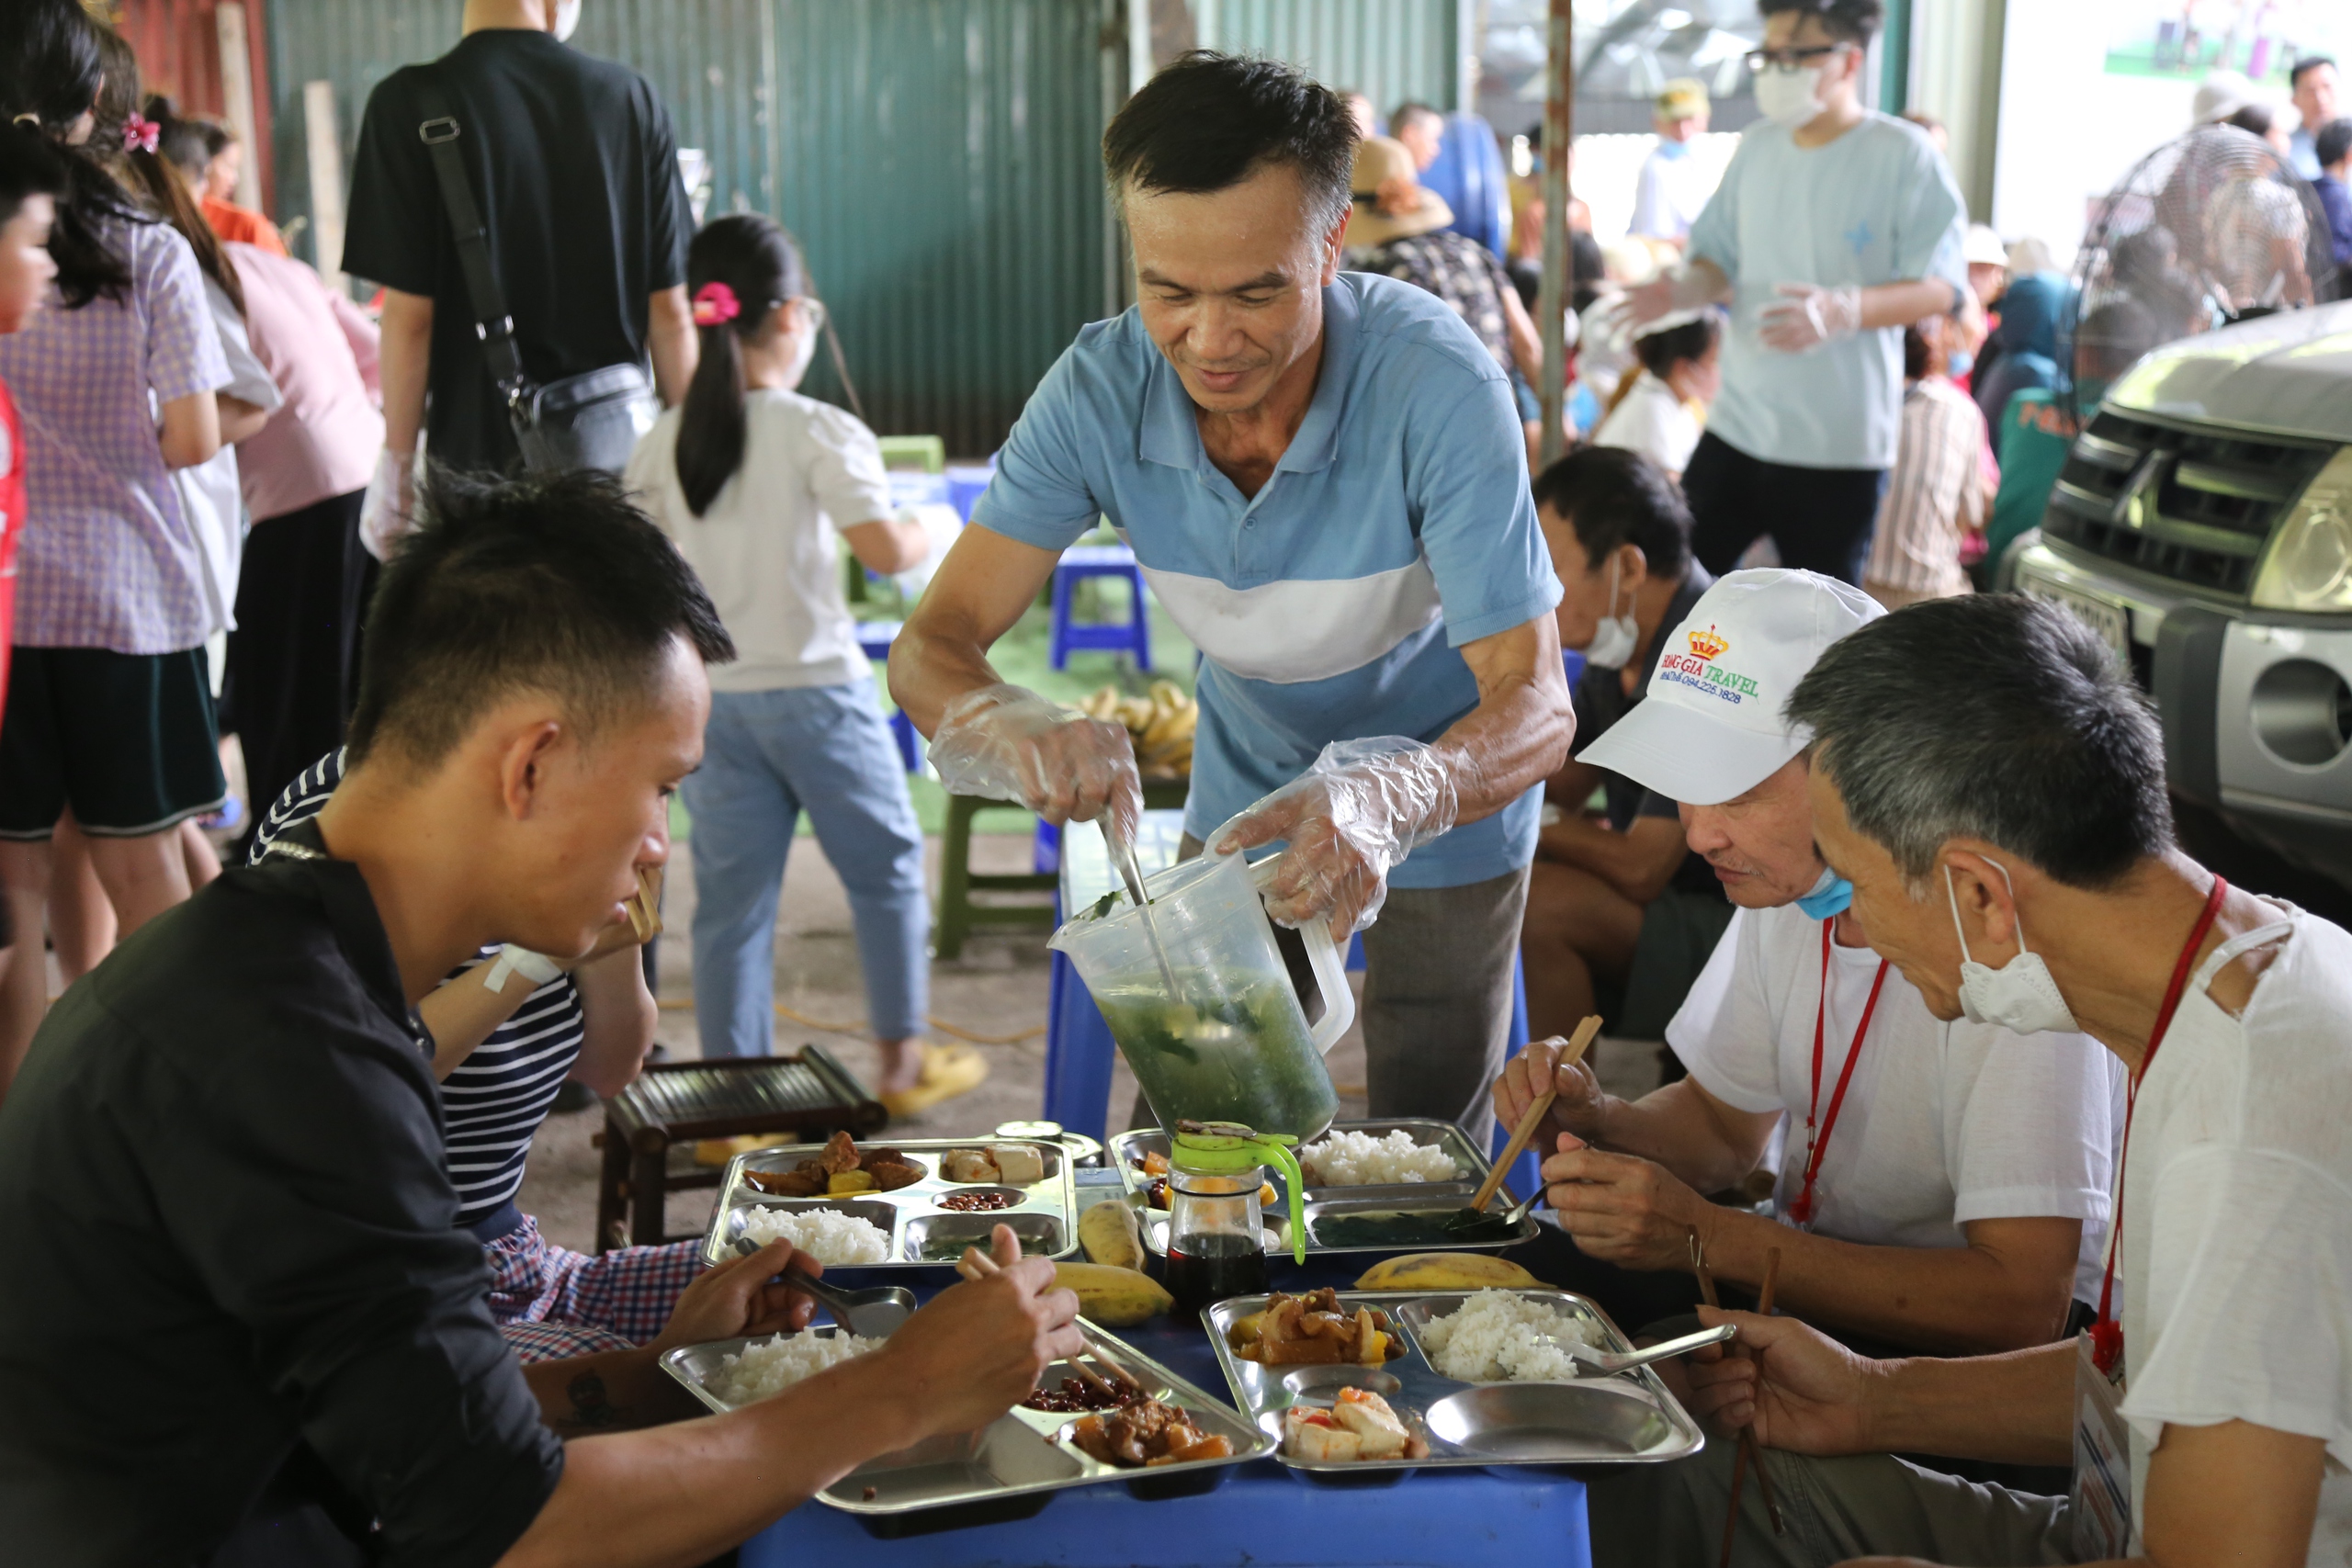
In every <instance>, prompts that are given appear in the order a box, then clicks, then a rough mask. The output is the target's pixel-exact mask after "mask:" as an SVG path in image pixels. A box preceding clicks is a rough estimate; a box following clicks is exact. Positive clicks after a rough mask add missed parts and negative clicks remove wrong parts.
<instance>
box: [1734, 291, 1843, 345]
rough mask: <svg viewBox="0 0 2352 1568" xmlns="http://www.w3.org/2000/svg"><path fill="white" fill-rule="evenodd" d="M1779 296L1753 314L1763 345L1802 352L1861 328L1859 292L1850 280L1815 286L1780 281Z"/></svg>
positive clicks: (1831, 341)
mask: <svg viewBox="0 0 2352 1568" xmlns="http://www.w3.org/2000/svg"><path fill="white" fill-rule="evenodd" d="M1775 292H1776V293H1778V294H1779V295H1780V296H1781V298H1780V299H1779V300H1778V301H1777V302H1776V303H1773V304H1770V305H1767V306H1765V307H1764V309H1763V310H1760V311H1758V313H1757V318H1756V324H1757V336H1758V338H1760V339H1761V340H1762V341H1763V344H1764V346H1765V347H1767V348H1777V349H1779V350H1780V351H1781V353H1783V354H1802V353H1804V351H1805V350H1806V349H1808V348H1818V347H1820V346H1821V345H1822V344H1825V343H1834V342H1836V341H1837V340H1838V339H1839V338H1841V337H1852V336H1853V335H1854V334H1855V333H1858V332H1860V331H1861V330H1862V291H1861V289H1860V288H1859V287H1858V286H1856V285H1854V284H1851V283H1841V284H1839V285H1838V287H1837V288H1815V287H1814V286H1813V285H1811V284H1810V283H1783V284H1781V286H1780V287H1779V288H1778V289H1776V290H1775Z"/></svg>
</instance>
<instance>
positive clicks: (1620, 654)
mask: <svg viewBox="0 0 2352 1568" xmlns="http://www.w3.org/2000/svg"><path fill="white" fill-rule="evenodd" d="M1641 640H1642V628H1641V627H1640V626H1637V625H1636V624H1635V623H1634V616H1633V614H1632V609H1631V607H1630V606H1628V608H1627V612H1626V614H1624V615H1619V614H1618V613H1617V557H1616V556H1614V555H1611V557H1610V558H1609V614H1607V615H1603V616H1601V617H1600V626H1598V627H1597V628H1595V629H1594V631H1593V634H1592V640H1591V641H1590V642H1589V643H1587V644H1585V647H1584V661H1585V662H1586V663H1587V664H1590V665H1595V666H1597V667H1599V668H1600V669H1602V670H1623V668H1625V660H1628V659H1631V658H1633V657H1634V649H1635V648H1637V647H1638V646H1640V644H1641Z"/></svg>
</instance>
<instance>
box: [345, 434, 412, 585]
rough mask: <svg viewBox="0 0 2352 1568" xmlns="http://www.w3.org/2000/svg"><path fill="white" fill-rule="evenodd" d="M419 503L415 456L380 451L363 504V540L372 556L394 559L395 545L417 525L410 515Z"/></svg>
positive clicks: (361, 540)
mask: <svg viewBox="0 0 2352 1568" xmlns="http://www.w3.org/2000/svg"><path fill="white" fill-rule="evenodd" d="M415 505H416V464H415V459H413V458H412V457H402V456H401V455H400V454H399V453H397V452H392V451H383V452H379V453H377V454H376V471H375V473H374V474H373V475H371V476H369V478H368V499H367V500H365V501H363V502H360V503H359V542H360V543H361V544H362V545H364V546H366V547H367V549H368V554H369V555H371V556H374V557H375V558H377V559H378V560H390V559H391V558H392V549H393V547H395V546H396V545H398V544H399V543H400V542H401V540H402V539H404V538H406V537H407V536H408V532H409V530H410V529H411V528H413V527H414V526H415V524H414V523H413V521H411V519H410V516H409V513H410V512H411V511H412V510H413V508H414V507H415Z"/></svg>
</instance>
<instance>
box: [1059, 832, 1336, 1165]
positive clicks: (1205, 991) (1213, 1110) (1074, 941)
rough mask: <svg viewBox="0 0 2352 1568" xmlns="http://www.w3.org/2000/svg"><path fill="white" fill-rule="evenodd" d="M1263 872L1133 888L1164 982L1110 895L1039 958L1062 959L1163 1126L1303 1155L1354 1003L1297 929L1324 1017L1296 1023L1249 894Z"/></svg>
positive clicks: (1218, 859)
mask: <svg viewBox="0 0 2352 1568" xmlns="http://www.w3.org/2000/svg"><path fill="white" fill-rule="evenodd" d="M1276 858H1278V857H1276ZM1276 858H1269V859H1267V860H1263V861H1261V862H1259V863H1257V864H1256V865H1254V866H1252V865H1250V864H1248V863H1245V862H1244V861H1243V860H1242V857H1241V856H1239V855H1202V856H1200V857H1198V858H1197V859H1194V860H1189V861H1185V862H1183V863H1182V864H1179V865H1174V866H1170V868H1169V869H1168V870H1166V871H1163V872H1160V873H1159V874H1157V875H1155V876H1153V877H1151V878H1150V879H1149V880H1148V882H1147V883H1146V884H1145V886H1144V892H1145V897H1147V898H1148V900H1149V901H1150V906H1151V917H1152V924H1153V925H1155V926H1156V927H1157V928H1158V930H1159V942H1160V947H1161V949H1162V950H1163V951H1164V952H1165V953H1166V954H1167V958H1168V967H1167V969H1166V970H1165V971H1163V970H1162V969H1161V968H1160V964H1159V959H1158V958H1157V957H1156V956H1155V955H1154V953H1153V952H1152V944H1151V938H1150V932H1149V931H1148V930H1147V929H1146V925H1145V921H1144V919H1143V910H1142V909H1140V908H1137V907H1136V905H1135V903H1134V902H1133V901H1132V899H1130V898H1129V897H1127V896H1125V895H1124V894H1120V893H1113V894H1110V895H1108V896H1106V897H1103V899H1101V900H1100V901H1099V902H1097V903H1094V904H1091V905H1089V906H1088V907H1087V908H1084V909H1082V910H1080V911H1079V913H1078V914H1077V915H1076V916H1075V917H1074V918H1073V919H1070V920H1069V922H1068V923H1067V924H1065V925H1064V926H1063V927H1062V929H1061V930H1059V931H1056V932H1055V933H1054V936H1053V941H1052V942H1050V943H1049V944H1048V945H1050V946H1051V947H1053V948H1054V949H1055V950H1057V952H1060V953H1068V954H1069V961H1070V963H1071V964H1074V965H1075V966H1076V967H1077V969H1078V974H1079V978H1080V979H1081V980H1083V981H1085V982H1086V988H1087V989H1088V990H1089V991H1090V992H1091V993H1092V994H1093V997H1094V1002H1095V1005H1096V1006H1097V1007H1099V1008H1101V1009H1102V1010H1103V1022H1104V1023H1106V1024H1108V1025H1109V1026H1110V1030H1111V1038H1112V1039H1113V1040H1114V1041H1116V1042H1117V1043H1118V1046H1119V1053H1120V1055H1124V1056H1125V1057H1126V1059H1127V1066H1129V1067H1131V1068H1133V1069H1134V1071H1135V1075H1136V1083H1138V1084H1139V1085H1141V1086H1142V1088H1143V1091H1144V1093H1145V1094H1146V1095H1147V1096H1148V1097H1149V1099H1150V1100H1151V1105H1152V1109H1153V1110H1154V1111H1157V1112H1158V1113H1159V1119H1160V1122H1161V1124H1162V1125H1163V1126H1170V1127H1172V1126H1174V1125H1175V1124H1176V1122H1178V1121H1180V1120H1183V1121H1193V1122H1239V1123H1241V1124H1242V1125H1243V1126H1246V1127H1254V1128H1256V1129H1257V1130H1258V1131H1259V1132H1260V1133H1286V1134H1290V1135H1292V1136H1293V1137H1295V1138H1297V1139H1299V1140H1300V1141H1302V1142H1305V1141H1306V1140H1308V1139H1312V1138H1314V1137H1316V1136H1317V1135H1318V1134H1321V1133H1322V1132H1323V1130H1324V1129H1325V1128H1327V1127H1329V1125H1330V1124H1331V1118H1332V1117H1333V1116H1335V1115H1337V1114H1338V1113H1339V1109H1340V1101H1339V1096H1338V1095H1337V1094H1336V1093H1334V1092H1333V1090H1332V1089H1331V1075H1330V1073H1329V1071H1327V1070H1326V1069H1325V1067H1324V1066H1323V1054H1324V1053H1325V1052H1326V1051H1329V1049H1330V1048H1331V1047H1332V1045H1333V1044H1335V1043H1337V1042H1338V1040H1339V1038H1340V1035H1342V1034H1344V1033H1346V1032H1347V1028H1348V1025H1349V1024H1350V1023H1351V1022H1353V1021H1354V1020H1355V1010H1356V1007H1355V997H1354V994H1353V993H1352V992H1351V991H1350V990H1349V989H1348V981H1347V974H1346V965H1345V964H1344V962H1343V961H1342V959H1341V957H1340V952H1339V949H1338V948H1337V947H1336V946H1335V945H1334V944H1333V942H1332V941H1331V936H1330V932H1329V931H1327V930H1326V929H1325V927H1324V925H1323V922H1321V921H1320V920H1317V921H1313V922H1310V923H1309V924H1308V925H1307V926H1306V928H1304V929H1303V930H1301V931H1300V932H1299V935H1300V936H1301V937H1302V938H1304V939H1305V941H1306V956H1307V962H1308V964H1309V965H1310V966H1311V968H1312V969H1313V972H1314V976H1315V985H1316V988H1317V990H1318V991H1320V992H1321V994H1322V999H1323V1011H1322V1016H1321V1017H1319V1018H1317V1020H1316V1021H1314V1023H1313V1024H1311V1025H1310V1024H1309V1023H1308V1022H1307V1021H1306V1007H1305V1006H1304V1005H1303V1004H1302V1003H1301V1001H1300V999H1299V994H1298V988H1297V987H1295V985H1294V984H1293V983H1292V981H1291V976H1290V971H1289V969H1288V967H1287V966H1286V965H1285V964H1283V956H1282V952H1281V950H1280V949H1279V948H1278V947H1276V946H1275V944H1274V926H1273V922H1272V920H1270V919H1267V918H1266V907H1265V904H1264V903H1263V901H1262V900H1261V897H1260V894H1259V889H1260V888H1261V886H1264V884H1265V882H1266V881H1267V880H1268V879H1269V878H1270V877H1271V876H1272V874H1273V869H1274V866H1275V863H1276ZM1171 981H1172V982H1173V983H1174V986H1175V991H1174V993H1173V994H1172V995H1171V994H1170V989H1169V986H1170V982H1171Z"/></svg>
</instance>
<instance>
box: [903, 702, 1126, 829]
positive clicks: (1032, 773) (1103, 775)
mask: <svg viewBox="0 0 2352 1568" xmlns="http://www.w3.org/2000/svg"><path fill="white" fill-rule="evenodd" d="M931 765H932V766H933V768H935V769H937V770H938V771H939V782H940V784H941V786H942V787H944V789H945V790H946V791H947V793H948V794H950V795H979V796H982V797H983V798H986V799H989V800H1012V801H1018V802H1019V803H1020V804H1022V805H1023V806H1025V807H1028V808H1029V809H1030V810H1032V811H1034V812H1035V813H1037V815H1038V816H1040V817H1043V818H1045V819H1046V821H1048V822H1053V823H1057V824H1058V823H1063V822H1091V821H1094V820H1095V819H1096V818H1102V819H1103V822H1104V824H1105V831H1106V832H1108V834H1109V835H1110V837H1111V838H1112V840H1114V842H1117V843H1121V844H1132V843H1134V842H1135V841H1136V828H1137V827H1138V826H1139V825H1140V824H1141V823H1142V821H1143V780H1142V778H1141V776H1140V775H1138V774H1137V773H1136V748H1135V742H1134V741H1132V740H1130V739H1128V738H1127V729H1126V726H1125V725H1123V724H1119V723H1117V722H1115V721H1114V720H1110V719H1101V718H1089V717H1087V716H1085V715H1084V714H1082V713H1078V712H1076V711H1074V710H1072V709H1069V708H1066V707H1063V706H1062V705H1060V704H1059V703H1051V702H1047V701H1046V699H1045V698H1043V697H1041V696H1039V695H1038V694H1036V693H1035V692H1033V691H1030V690H1028V689H1027V688H1026V687H1023V686H1011V685H995V686H983V687H981V688H980V689H979V690H978V691H977V692H967V693H965V694H963V695H962V696H960V697H957V698H956V700H955V701H954V702H952V703H949V704H948V705H947V711H946V713H945V714H944V715H943V716H941V718H940V721H939V731H938V733H937V734H935V735H933V737H932V739H931Z"/></svg>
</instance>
